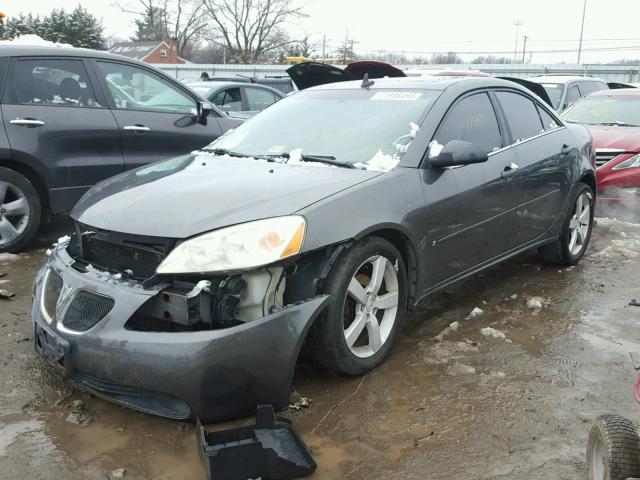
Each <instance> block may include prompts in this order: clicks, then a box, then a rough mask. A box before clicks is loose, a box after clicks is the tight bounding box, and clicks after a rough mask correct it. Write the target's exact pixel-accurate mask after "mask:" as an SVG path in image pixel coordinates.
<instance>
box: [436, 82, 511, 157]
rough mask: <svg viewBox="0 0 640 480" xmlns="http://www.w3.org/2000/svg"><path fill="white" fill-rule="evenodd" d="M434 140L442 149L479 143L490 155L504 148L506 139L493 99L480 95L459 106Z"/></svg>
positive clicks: (467, 98)
mask: <svg viewBox="0 0 640 480" xmlns="http://www.w3.org/2000/svg"><path fill="white" fill-rule="evenodd" d="M434 140H436V141H437V142H438V143H439V144H440V145H446V144H447V143H448V142H450V141H451V140H463V141H465V142H471V143H475V144H476V145H478V146H479V147H480V148H482V149H483V150H484V151H486V152H487V153H490V152H491V151H493V150H497V149H498V148H502V146H503V145H502V136H501V135H500V128H499V127H498V120H497V118H496V114H495V112H494V110H493V106H492V105H491V101H490V100H489V96H488V95H487V94H486V93H479V94H476V95H471V96H470V97H466V98H463V99H462V100H461V101H460V102H458V103H457V104H455V105H454V106H453V107H452V108H451V110H449V112H447V115H446V116H445V118H444V121H443V122H442V124H440V127H438V131H437V132H436V134H435V136H434Z"/></svg>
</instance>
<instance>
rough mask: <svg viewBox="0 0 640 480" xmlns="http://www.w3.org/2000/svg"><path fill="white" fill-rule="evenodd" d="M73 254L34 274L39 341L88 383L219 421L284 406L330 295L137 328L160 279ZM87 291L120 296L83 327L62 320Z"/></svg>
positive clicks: (120, 396) (123, 400)
mask: <svg viewBox="0 0 640 480" xmlns="http://www.w3.org/2000/svg"><path fill="white" fill-rule="evenodd" d="M73 263H74V260H73V259H72V258H71V257H70V256H69V255H68V254H67V252H66V251H65V249H64V248H62V247H57V248H55V249H54V250H53V251H52V252H51V254H50V256H49V258H48V260H47V261H46V262H45V264H44V265H43V266H42V267H41V269H40V271H39V272H38V274H37V276H36V280H35V285H34V301H33V307H32V318H33V322H34V328H35V330H36V334H35V336H34V338H35V342H36V350H37V351H38V352H39V353H40V354H41V355H42V356H44V357H45V358H47V359H48V360H50V361H51V362H54V363H57V364H59V365H62V366H63V367H64V370H65V371H66V374H67V376H68V378H69V380H70V381H71V382H72V383H73V384H75V385H77V386H79V387H80V388H83V389H85V390H88V391H90V392H91V393H94V394H96V395H97V396H100V397H103V398H106V399H108V400H111V401H114V402H117V403H120V404H123V405H127V406H129V407H132V408H135V409H138V410H142V411H145V412H148V413H153V414H157V415H161V416H165V417H170V418H175V419H194V418H196V417H199V418H201V419H202V420H203V421H205V422H212V421H221V420H226V419H230V418H234V417H239V416H243V415H245V414H251V413H252V412H255V408H256V405H258V404H272V405H274V407H275V408H276V409H282V408H285V407H286V406H287V404H288V400H289V393H290V390H291V383H292V380H293V373H294V369H295V364H296V361H297V358H298V354H299V352H300V348H301V346H302V342H303V340H304V337H305V335H306V332H307V331H308V329H309V327H310V326H311V324H312V322H313V321H314V319H315V318H316V317H317V316H318V315H319V314H320V312H321V311H322V310H323V308H324V307H325V305H326V302H327V300H328V297H327V296H322V297H317V298H314V299H312V300H309V301H306V302H304V303H300V304H295V305H291V306H287V307H285V308H283V309H280V310H279V311H277V312H275V313H273V314H270V315H268V316H266V317H264V318H261V319H258V320H255V321H252V322H248V323H244V324H241V325H237V326H233V327H229V328H224V329H219V330H204V331H195V332H145V331H133V330H129V329H126V328H125V323H126V322H127V320H128V319H129V318H130V317H131V316H132V315H133V314H134V312H136V311H137V310H138V308H139V307H140V306H141V305H142V304H143V303H144V302H145V301H147V300H148V299H149V298H151V297H153V296H155V295H158V294H160V292H161V290H162V286H156V287H151V288H143V287H142V286H141V284H139V283H136V282H132V281H123V280H120V279H116V278H114V277H113V276H111V275H109V274H106V273H101V272H98V271H95V270H92V271H87V272H80V271H78V270H76V269H74V268H73V267H72V264H73ZM48 272H55V273H56V274H57V275H58V276H59V277H60V279H61V280H62V286H61V287H60V288H59V291H60V293H59V295H58V296H57V298H55V299H53V300H52V299H51V298H50V297H51V291H50V289H49V287H47V288H48V291H47V295H46V296H45V293H44V288H43V286H44V280H45V277H46V276H47V274H48ZM56 278H57V277H56ZM58 286H59V285H58ZM57 291H58V290H56V292H57ZM80 292H90V293H92V294H95V295H98V296H102V297H105V298H111V299H113V304H112V305H113V307H112V309H111V310H110V311H109V313H108V314H107V315H106V316H105V317H104V318H102V320H100V321H99V322H98V323H97V324H96V325H95V326H94V327H92V328H90V329H88V330H87V331H85V332H82V333H78V332H74V331H72V330H70V329H68V328H65V326H64V325H63V319H65V315H66V314H67V313H68V311H69V310H70V308H74V307H73V306H72V304H73V302H74V299H76V298H77V297H78V294H79V293H80ZM54 300H55V302H54ZM47 312H50V313H51V314H48V313H47ZM64 321H65V323H66V320H64Z"/></svg>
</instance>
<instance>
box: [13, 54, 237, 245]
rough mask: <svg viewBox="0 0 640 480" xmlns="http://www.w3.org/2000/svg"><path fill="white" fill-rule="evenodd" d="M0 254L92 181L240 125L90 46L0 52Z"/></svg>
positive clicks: (153, 73) (152, 73)
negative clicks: (84, 47) (0, 93)
mask: <svg viewBox="0 0 640 480" xmlns="http://www.w3.org/2000/svg"><path fill="white" fill-rule="evenodd" d="M0 87H4V90H3V93H2V99H1V105H2V107H1V108H2V122H3V125H4V128H3V129H2V130H1V131H0V252H3V251H11V252H16V251H19V250H21V249H22V248H24V247H25V246H26V245H27V244H28V243H29V241H30V240H31V238H32V237H33V236H34V234H35V233H36V231H37V229H38V227H39V225H40V222H41V220H42V219H43V218H44V219H46V218H47V217H49V216H50V215H53V214H61V213H65V212H68V211H70V210H71V208H72V207H73V206H74V205H75V203H76V202H77V201H78V199H79V198H80V197H81V196H82V195H83V194H84V193H85V192H86V191H87V190H88V189H89V187H91V186H92V185H94V184H95V183H97V182H99V181H100V180H103V179H105V178H108V177H111V176H113V175H115V174H117V173H121V172H123V171H125V170H128V169H131V168H135V167H139V166H140V165H144V164H147V163H151V162H155V161H157V160H163V159H166V158H169V157H175V156H176V155H180V154H184V153H188V152H190V151H192V150H194V149H198V148H201V147H203V146H205V145H207V144H209V143H210V142H211V141H212V140H214V139H215V138H217V137H219V136H220V135H222V134H223V133H224V132H226V131H227V130H228V129H229V128H233V127H235V126H237V125H238V124H240V123H241V121H240V120H238V119H232V118H229V117H228V116H227V115H226V114H225V113H223V112H221V111H220V110H218V109H217V108H216V107H212V106H211V104H210V103H209V102H207V101H205V100H204V99H202V98H201V97H199V96H198V95H196V94H195V93H193V92H191V91H190V90H189V89H187V88H186V87H185V86H184V85H182V84H181V83H179V82H177V81H175V80H174V79H172V78H171V77H169V76H168V75H165V74H164V73H162V72H160V71H159V70H157V69H155V68H153V67H151V66H149V65H147V64H145V63H143V62H139V61H136V60H130V59H127V58H125V57H122V56H119V55H113V54H109V53H105V52H99V51H96V50H84V49H75V48H56V47H21V46H3V47H2V48H1V49H0Z"/></svg>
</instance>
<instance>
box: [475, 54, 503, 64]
mask: <svg viewBox="0 0 640 480" xmlns="http://www.w3.org/2000/svg"><path fill="white" fill-rule="evenodd" d="M471 63H494V64H498V63H499V64H505V63H513V59H512V58H507V57H495V56H493V55H487V56H486V57H485V56H482V55H481V56H479V57H477V58H474V59H473V60H471Z"/></svg>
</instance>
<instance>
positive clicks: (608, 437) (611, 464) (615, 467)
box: [587, 415, 640, 480]
mask: <svg viewBox="0 0 640 480" xmlns="http://www.w3.org/2000/svg"><path fill="white" fill-rule="evenodd" d="M587 468H588V469H589V480H626V479H627V478H630V477H637V476H640V438H639V437H638V432H637V430H636V427H635V426H634V425H633V423H631V421H630V420H627V419H626V418H624V417H620V416H618V415H603V416H601V417H598V418H597V419H596V421H595V423H594V424H593V427H591V431H590V432H589V440H588V443H587Z"/></svg>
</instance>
